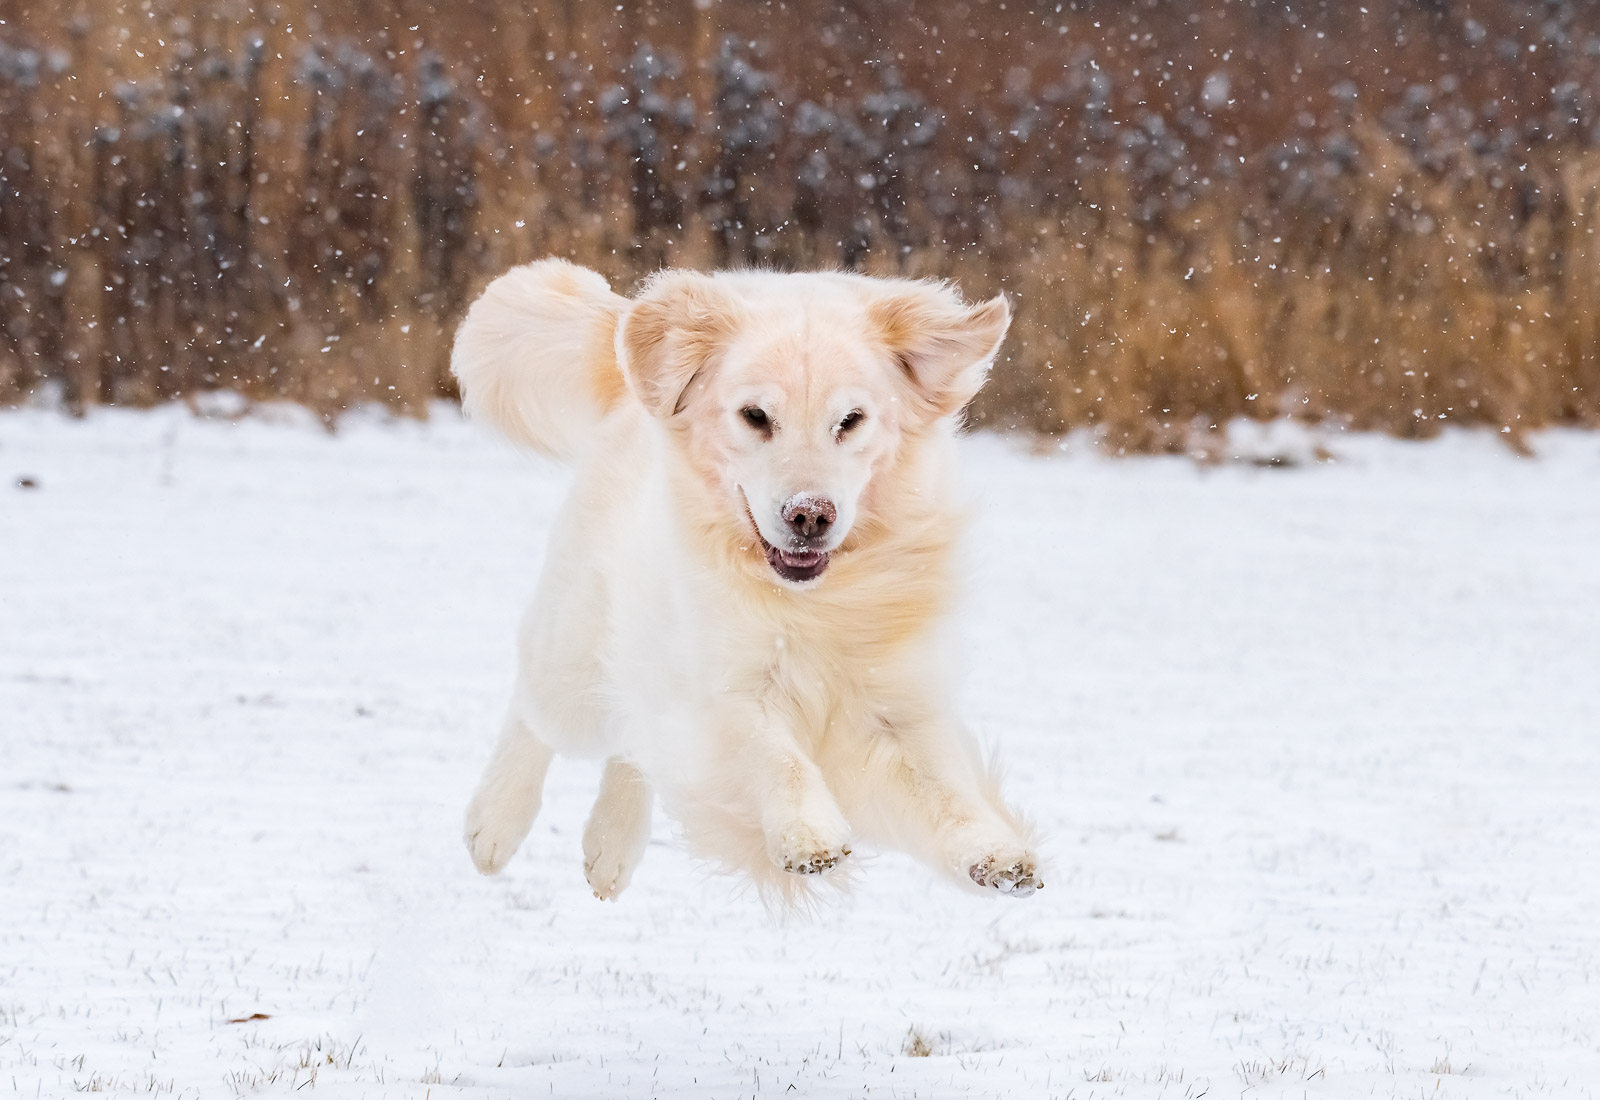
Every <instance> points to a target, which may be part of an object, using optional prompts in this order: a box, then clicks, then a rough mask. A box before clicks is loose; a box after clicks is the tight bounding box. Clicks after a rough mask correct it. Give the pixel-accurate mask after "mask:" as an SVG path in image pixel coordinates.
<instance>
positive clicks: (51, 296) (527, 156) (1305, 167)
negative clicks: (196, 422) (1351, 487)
mask: <svg viewBox="0 0 1600 1100" xmlns="http://www.w3.org/2000/svg"><path fill="white" fill-rule="evenodd" d="M107 7H108V6H107V5H102V4H98V3H90V2H88V0H80V2H79V5H78V7H76V8H74V7H73V6H72V4H70V3H68V4H65V5H58V6H54V7H50V8H37V7H34V6H33V5H21V4H16V3H7V2H6V0H0V20H3V21H0V325H3V336H0V400H19V399H23V398H25V397H26V396H27V395H28V394H31V393H34V392H37V391H39V390H40V389H41V388H51V387H58V388H59V389H60V391H61V393H62V395H63V397H64V399H65V400H66V402H67V403H68V404H69V405H70V406H72V407H74V408H81V407H83V406H85V405H88V404H94V403H104V402H115V403H132V404H140V403H149V402H154V401H160V400H166V399H171V398H174V397H179V396H183V395H187V394H192V393H195V392H197V391H201V390H205V389H211V388H230V389H236V390H239V391H241V392H243V393H245V394H247V395H249V396H252V397H272V396H285V397H289V398H292V399H295V400H299V401H304V402H306V403H308V404H310V405H312V406H313V407H316V408H318V409H321V410H323V411H324V412H325V413H327V414H328V415H330V416H331V415H333V414H334V413H336V412H337V411H338V410H339V409H341V408H344V407H346V406H348V405H349V404H351V403H353V402H358V401H367V400H378V401H382V402H385V403H387V404H389V405H391V406H392V407H395V408H397V409H402V410H419V409H421V408H423V407H425V403H426V401H427V400H428V399H430V398H432V397H435V396H439V395H447V394H449V393H450V392H451V389H450V381H449V377H448V372H447V370H446V358H447V349H448V339H449V334H450V331H451V329H452V327H453V325H454V322H455V320H456V318H457V317H458V316H459V314H460V311H461V310H462V308H463V306H464V304H465V303H466V302H467V301H469V300H470V299H471V297H472V295H473V294H474V293H475V292H476V290H477V289H478V288H479V287H481V286H482V284H483V283H484V282H485V281H486V280H487V279H488V278H490V277H492V276H493V275H494V274H496V273H498V272H499V271H501V270H503V269H504V268H505V267H507V266H509V265H510V264H513V263H517V262H521V261H525V260H528V259H532V258H535V257H538V256H542V255H547V254H556V255H564V256H569V257H571V258H573V259H575V260H577V261H578V262H581V263H585V264H588V265H590V266H593V267H596V268H598V269H600V270H602V271H603V272H605V273H606V274H607V275H608V276H610V277H612V278H613V279H614V280H615V281H616V282H618V283H619V284H620V285H623V286H627V285H629V284H631V283H633V282H634V281H635V280H637V279H638V278H639V277H640V276H642V275H643V274H645V273H647V272H648V271H650V270H652V269H654V268H656V267H658V266H660V265H663V264H673V265H689V266H713V265H723V264H738V263H762V264H771V265H776V266H789V267H808V266H815V265H826V264H840V265H845V266H851V267H859V268H863V269H865V270H869V271H877V272H895V273H910V274H918V275H923V274H928V275H940V276H947V277H951V278H954V279H958V280H960V282H961V283H962V285H963V286H964V287H965V288H967V289H968V290H969V292H970V293H971V294H973V295H974V296H981V295H986V294H989V293H991V292H993V291H995V290H997V289H1003V290H1006V291H1008V292H1009V293H1011V294H1012V295H1013V297H1014V300H1015V301H1016V303H1017V305H1018V320H1017V326H1016V329H1015V334H1014V336H1013V338H1012V340H1011V341H1009V343H1008V354H1009V358H1008V359H1007V361H1006V362H1004V363H1002V364H1001V365H1000V367H999V368H998V369H997V372H996V377H995V380H994V382H993V384H992V385H991V387H990V388H989V389H988V390H987V391H986V392H985V394H984V396H983V397H981V398H980V400H979V403H978V405H977V406H976V407H975V408H974V410H973V416H974V418H975V419H976V420H977V421H978V422H980V423H984V424H989V425H993V426H1000V427H1011V426H1020V427H1024V428H1028V429H1033V430H1040V431H1046V432H1060V431H1064V430H1069V429H1072V428H1077V427H1089V428H1092V429H1094V430H1095V431H1096V432H1097V433H1098V434H1099V436H1100V437H1101V439H1102V440H1103V441H1104V442H1105V443H1106V445H1108V446H1110V447H1112V448H1113V449H1118V450H1121V449H1133V450H1188V449H1194V448H1197V447H1199V448H1201V449H1204V448H1205V447H1206V446H1207V442H1206V440H1207V436H1208V435H1210V434H1212V433H1214V432H1215V430H1216V428H1217V426H1219V425H1222V424H1224V423H1225V422H1226V421H1227V420H1229V419H1231V418H1234V417H1240V416H1244V417H1254V418H1267V417H1273V416H1284V415H1287V416H1293V417H1299V418H1304V419H1308V420H1315V421H1323V420H1334V421H1337V422H1340V423H1344V424H1348V425H1351V426H1354V427H1360V428H1371V429H1378V430H1384V431H1389V432H1394V433H1397V434H1401V435H1408V436H1414V435H1426V434H1429V433H1431V432H1433V431H1436V430H1437V429H1438V427H1439V426H1441V425H1443V424H1447V423H1465V424H1478V425H1489V426H1493V427H1496V428H1508V429H1510V434H1512V436H1513V438H1515V437H1518V436H1520V433H1521V432H1522V431H1523V430H1525V429H1527V428H1531V427H1536V426H1541V425H1547V424H1558V423H1562V424H1584V425H1594V424H1596V423H1597V422H1600V326H1597V323H1596V320H1595V315H1594V305H1593V303H1594V302H1595V300H1596V294H1595V291H1596V289H1600V286H1597V283H1600V251H1597V247H1596V245H1595V243H1594V229H1595V226H1596V224H1597V217H1600V212H1597V209H1596V204H1597V201H1600V107H1597V104H1596V100H1595V91H1596V90H1597V88H1600V84H1597V79H1600V78H1597V71H1600V68H1597V66H1600V15H1597V14H1595V13H1594V12H1593V11H1592V9H1590V8H1589V7H1588V6H1585V5H1582V4H1578V3H1565V2H1562V0H1501V2H1497V3H1492V4H1491V3H1485V2H1449V0H1432V2H1421V0H1369V2H1368V3H1367V4H1366V5H1365V8H1366V9H1368V10H1367V11H1366V12H1365V14H1360V13H1359V9H1355V8H1352V7H1351V6H1348V5H1343V4H1325V5H1320V6H1318V5H1309V4H1308V5H1306V7H1307V8H1309V9H1314V10H1307V11H1304V12H1300V11H1296V10H1291V9H1292V6H1291V7H1286V6H1285V5H1282V4H1278V3H1271V4H1269V3H1265V2H1262V3H1252V2H1250V0H1235V2H1233V3H1223V4H1218V5H1200V6H1195V5H1180V4H1175V3H1167V2H1164V0H1163V2H1153V0H1143V2H1134V3H1126V2H1115V3H1114V2H1111V0H1104V2H1085V0H1078V2H1077V3H1063V4H1061V5H1059V7H1060V8H1061V9H1062V10H1061V11H1059V12H1057V11H1055V10H1054V9H1055V8H1056V7H1057V5H1055V4H1043V5H1032V6H1030V5H1027V4H1017V3H1012V4H1008V5H1005V6H1001V5H1000V4H999V3H998V2H996V3H980V2H977V0H965V2H955V0H893V2H886V3H883V4H871V5H869V4H824V3H809V2H790V3H772V4H748V5H746V4H733V3H729V2H727V0H723V2H721V3H711V4H706V3H696V2H695V0H672V2H670V3H668V2H661V3H641V4H630V5H623V6H621V8H620V10H619V8H618V6H617V5H613V4H604V5H589V4H582V3H578V2H576V0H567V2H565V3H561V4H555V5H547V6H544V7H542V8H541V7H534V6H530V5H527V4H521V3H517V4H513V3H509V2H505V0H471V2H465V3H458V4H452V5H431V4H421V3H415V2H405V0H395V2H391V3H388V4H384V5H367V4H356V3H355V2H354V0H348V2H345V3H324V4H311V3H304V2H294V0H284V2H281V3H276V4H247V3H242V2H237V0H235V2H232V3H229V2H223V3H219V4H209V5H200V4H198V3H195V2H193V0H162V2H152V3H145V4H143V5H138V4H134V3H126V4H124V5H123V6H122V10H121V11H120V13H119V14H117V15H115V17H108V16H107V15H106V10H107ZM375 8H381V9H382V10H381V12H379V13H377V14H375V13H374V10H373V9H375ZM1197 8H1200V9H1204V10H1202V11H1196V10H1194V9H1197Z"/></svg>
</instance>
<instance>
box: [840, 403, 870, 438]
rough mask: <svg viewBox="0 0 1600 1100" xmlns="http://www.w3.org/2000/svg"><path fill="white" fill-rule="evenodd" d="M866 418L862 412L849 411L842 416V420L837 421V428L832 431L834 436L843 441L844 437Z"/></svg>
mask: <svg viewBox="0 0 1600 1100" xmlns="http://www.w3.org/2000/svg"><path fill="white" fill-rule="evenodd" d="M866 418H867V414H866V413H864V412H862V411H861V410H860V409H851V410H850V411H849V412H847V413H845V414H844V419H843V420H841V421H839V426H838V427H837V428H835V429H833V434H834V436H835V437H836V438H838V439H843V438H844V437H845V436H847V435H849V434H850V432H851V431H852V430H854V429H855V428H856V427H858V426H859V425H860V424H861V422H862V421H863V420H865V419H866Z"/></svg>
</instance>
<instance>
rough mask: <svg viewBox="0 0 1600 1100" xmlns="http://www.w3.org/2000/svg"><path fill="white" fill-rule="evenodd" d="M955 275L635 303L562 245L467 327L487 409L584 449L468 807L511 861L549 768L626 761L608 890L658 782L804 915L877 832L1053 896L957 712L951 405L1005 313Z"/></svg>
mask: <svg viewBox="0 0 1600 1100" xmlns="http://www.w3.org/2000/svg"><path fill="white" fill-rule="evenodd" d="M1010 320H1011V312H1010V308H1009V306H1008V304H1007V302H1006V300H1005V298H1003V297H997V298H993V299H991V300H989V301H986V302H982V303H979V304H977V305H968V304H967V303H966V302H964V301H963V300H962V298H961V297H960V295H959V294H957V293H956V292H955V291H954V290H953V289H951V288H949V287H948V286H945V285H943V284H939V283H933V282H914V281H908V280H900V279H881V278H872V277H868V276H862V275H851V274H842V273H832V272H819V273H803V274H778V273H772V272H759V271H741V272H719V273H716V274H702V273H698V272H690V271H667V272H662V273H660V274H658V275H656V276H655V277H653V278H651V279H650V280H649V281H648V282H647V283H646V284H645V286H644V288H643V289H642V290H641V291H640V293H639V294H638V295H637V296H636V297H634V298H632V299H628V298H624V297H621V296H619V295H618V294H616V293H614V292H613V291H612V290H611V288H610V287H609V286H608V285H607V283H606V281H605V280H604V279H603V278H602V277H601V276H600V275H598V274H596V273H595V272H592V271H588V270H585V269H583V268H580V267H575V266H573V265H571V264H569V263H566V262H564V261H560V260H545V261H542V262H539V263H534V264H529V265H527V266H525V267H519V268H516V269H514V270H512V271H510V272H508V273H507V274H505V275H503V276H501V277H500V278H499V279H497V280H496V281H495V282H494V283H492V284H491V285H490V286H489V287H488V289H487V290H486V291H485V292H484V294H483V296H482V297H481V298H480V299H479V300H478V301H477V302H476V304H474V305H473V307H472V309H471V311H470V312H469V313H468V315H467V317H466V320H465V321H464V322H463V323H462V326H461V329H460V332H459V334H458V335H457V337H456V343H455V349H454V353H453V358H452V369H453V370H454V372H455V374H456V377H457V378H458V379H459V380H460V383H461V392H462V397H463V401H464V404H465V407H466V410H467V412H468V414H469V415H471V416H473V417H476V418H478V419H480V420H484V421H487V422H488V423H490V424H492V425H493V426H495V427H496V428H497V429H499V430H500V431H501V432H503V433H505V434H506V435H508V436H509V437H510V438H511V439H513V440H515V441H518V442H520V443H522V444H525V445H527V446H528V447H531V448H533V449H535V450H538V451H541V452H544V453H545V454H548V455H552V456H555V457H559V458H564V459H570V460H572V461H574V462H576V463H577V465H578V472H577V480H576V483H575V485H574V487H573V490H572V495H571V497H570V499H569V500H568V502H567V504H566V506H565V509H564V510H563V511H562V513H561V514H560V516H559V518H558V519H557V521H556V527H555V532H554V534H553V536H552V538H551V540H550V547H549V555H548V558H547V560H546V563H545V567H544V573H543V577H542V580H541V583H540V587H539V590H538V594H537V596H536V598H535V600H534V603H533V606H532V607H531V608H530V609H529V611H528V614H527V617H526V619H525V621H524V624H523V627H522V631H521V639H520V644H521V647H520V658H519V662H518V667H519V674H518V677H517V683H516V687H515V690H514V692H513V695H512V700H511V705H510V708H509V712H508V714H507V716H506V719H505V725H504V729H503V732H502V733H501V736H500V740H499V743H498V745H497V747H496V748H495V750H494V754H493V758H492V759H491V760H490V761H489V765H488V768H487V770H486V771H485V772H484V776H483V780H482V783H481V784H480V786H479V788H478V791H477V793H476V794H475V795H474V797H473V799H472V802H471V805H470V807H469V808H468V811H467V821H466V839H467V846H468V848H469V849H470V851H471V853H472V858H473V861H474V863H475V864H476V865H477V867H478V869H479V870H480V871H483V872H484V873H487V874H493V873H495V872H497V871H499V870H500V869H501V868H502V867H504V866H505V863H506V861H507V860H508V859H510V858H511V855H512V853H513V852H515V850H516V848H517V846H518V845H519V844H520V843H521V842H522V840H523V838H524V837H525V836H526V835H527V833H528V830H529V828H530V827H531V825H532V823H533V819H534V817H535V815H536V814H537V813H538V809H539V802H540V790H541V787H542V786H543V783H544V778H545V772H546V769H547V768H548V767H549V764H550V761H551V758H552V756H553V755H554V754H555V753H557V752H560V753H566V754H573V755H580V756H589V757H593V758H603V759H604V760H605V768H604V773H603V775H602V778H601V782H600V793H599V797H598V799H597V800H596V802H595V805H594V810H593V812H592V814H591V815H590V818H589V822H588V825H587V826H586V828H585V830H584V836H583V853H584V871H585V874H586V876H587V878H588V881H589V885H590V887H591V888H592V889H593V891H594V894H595V896H596V897H599V898H611V897H614V896H615V895H616V894H617V893H618V892H619V891H620V890H622V889H623V887H625V886H626V885H627V884H628V881H629V879H630V878H631V877H632V875H633V872H634V869H635V867H636V866H637V865H638V862H639V859H640V857H641V855H642V854H643V852H644V848H645V844H646V841H647V840H648V838H649V833H650V817H651V810H652V802H653V799H654V796H655V794H659V795H660V796H661V799H662V803H663V805H664V807H665V809H666V811H667V812H668V814H669V815H670V816H671V817H672V818H673V819H674V820H675V821H676V822H677V823H678V825H679V826H680V827H681V830H682V835H683V838H684V840H685V842H686V843H687V844H688V846H689V847H690V849H691V850H692V851H693V852H695V853H697V854H699V855H700V856H703V857H707V858H709V859H712V860H714V861H716V862H718V863H719V864H721V865H722V866H723V867H725V868H728V869H731V870H735V871H741V872H744V873H746V874H748V875H749V876H751V878H752V879H753V880H754V881H755V883H756V884H757V885H758V886H759V887H761V888H762V889H763V890H764V891H765V892H767V893H769V894H776V895H777V896H779V897H782V898H785V899H787V900H790V901H793V900H796V899H797V897H799V896H800V894H799V888H800V886H801V884H803V883H805V882H808V881H811V879H810V878H809V876H818V875H830V873H831V874H832V876H833V877H835V878H837V876H838V874H839V872H838V871H837V870H835V869H836V868H840V867H841V865H842V864H843V865H845V866H848V864H847V862H846V861H847V857H848V856H850V854H851V850H852V846H853V845H856V844H858V843H862V842H865V843H868V844H875V845H883V846H891V847H896V848H899V849H901V850H904V851H907V852H910V853H912V854H913V855H914V856H916V857H918V858H919V859H921V860H923V861H924V862H926V863H927V864H929V865H930V866H933V867H935V868H938V869H939V870H941V871H943V872H945V873H947V874H949V875H951V876H953V877H954V878H956V879H957V880H958V881H960V882H962V883H964V884H966V885H967V886H968V887H971V888H981V889H984V890H988V891H991V892H998V893H1003V894H1009V895H1010V896H1012V897H1024V896H1027V895H1029V894H1031V893H1033V892H1034V891H1035V890H1037V889H1039V888H1041V887H1042V885H1043V884H1042V882H1041V880H1040V875H1039V870H1038V860H1037V858H1036V856H1035V854H1034V852H1033V851H1032V850H1031V848H1030V842H1029V838H1028V830H1027V829H1026V828H1025V827H1024V825H1023V824H1022V822H1021V821H1020V820H1019V818H1018V816H1017V815H1016V814H1014V813H1013V812H1012V811H1011V810H1010V809H1008V808H1007V806H1006V805H1005V804H1004V802H1002V800H1001V798H1000V796H999V792H998V789H997V784H996V782H995V780H994V777H993V773H992V772H991V770H990V769H989V768H987V767H986V766H985V763H984V761H983V759H982V758H981V756H980V754H979V752H978V750H977V747H976V745H975V744H974V742H973V740H972V738H971V736H970V735H969V734H968V733H967V732H966V731H965V730H964V729H963V727H962V725H961V723H960V721H959V720H958V719H957V718H956V717H955V715H954V714H953V711H952V705H951V695H952V690H951V675H950V670H951V665H950V662H949V661H948V660H947V659H946V656H945V652H944V650H945V646H944V637H943V634H944V631H943V629H942V628H943V626H944V625H945V623H946V620H947V618H948V611H949V609H950V607H951V605H952V602H953V596H954V594H955V576H954V568H953V560H952V559H953V550H954V547H955V543H956V540H957V538H958V536H959V534H960V531H961V527H962V517H963V510H962V508H961V506H960V502H959V501H958V499H957V494H956V491H955V488H954V486H953V483H952V480H951V461H952V459H953V457H954V452H955V447H954V438H955V424H954V421H955V415H956V413H958V412H959V411H960V409H961V408H962V407H963V406H964V405H966V403H967V402H968V401H969V400H971V398H972V397H973V395H974V394H975V393H977V391H978V389H979V387H980V386H981V385H982V384H983V380H984V377H985V374H986V372H987V370H988V368H989V365H990V364H991V363H992V361H993V359H994V356H995V354H996V352H997V351H998V350H999V347H1000V343H1001V341H1002V339H1003V338H1004V336H1005V333H1006V328H1007V326H1008V325H1009V324H1010Z"/></svg>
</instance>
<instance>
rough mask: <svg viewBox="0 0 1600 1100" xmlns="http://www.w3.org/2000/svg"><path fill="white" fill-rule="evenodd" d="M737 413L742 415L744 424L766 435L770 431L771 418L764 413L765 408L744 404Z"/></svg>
mask: <svg viewBox="0 0 1600 1100" xmlns="http://www.w3.org/2000/svg"><path fill="white" fill-rule="evenodd" d="M739 415H740V416H742V417H744V422H745V423H746V424H748V425H750V426H751V427H752V428H754V429H755V430H756V431H758V432H760V433H761V434H763V435H768V434H770V433H771V432H772V418H771V417H769V416H768V415H767V414H766V412H765V410H762V409H758V408H756V406H754V405H746V406H745V407H744V408H742V409H740V410H739Z"/></svg>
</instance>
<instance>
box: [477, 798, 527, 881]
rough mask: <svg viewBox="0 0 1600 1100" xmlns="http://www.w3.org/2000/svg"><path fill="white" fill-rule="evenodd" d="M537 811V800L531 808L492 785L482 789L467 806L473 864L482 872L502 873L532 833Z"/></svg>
mask: <svg viewBox="0 0 1600 1100" xmlns="http://www.w3.org/2000/svg"><path fill="white" fill-rule="evenodd" d="M537 812H538V805H537V803H535V805H534V806H533V807H532V809H531V811H530V810H529V809H528V808H526V807H523V806H517V805H515V804H514V803H513V801H512V800H511V799H510V798H508V797H506V795H505V794H503V793H501V792H498V791H496V790H495V789H494V788H492V787H489V788H485V789H484V790H480V791H479V792H478V793H477V794H476V795H474V796H473V798H472V803H471V805H469V806H468V807H467V821H466V828H465V834H466V835H465V839H466V842H467V851H468V852H470V853H471V855H472V865H473V866H474V867H476V868H477V869H478V871H479V872H480V873H482V874H485V875H498V874H499V873H500V872H501V870H503V869H504V868H505V865H506V864H507V863H508V862H509V861H510V859H511V857H512V856H513V855H515V854H516V851H517V847H518V846H519V845H520V844H521V843H522V840H523V838H524V837H526V836H527V835H528V830H529V829H530V828H532V826H533V818H534V815H535V814H536V813H537Z"/></svg>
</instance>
